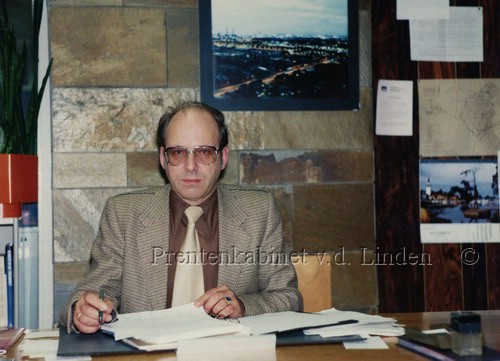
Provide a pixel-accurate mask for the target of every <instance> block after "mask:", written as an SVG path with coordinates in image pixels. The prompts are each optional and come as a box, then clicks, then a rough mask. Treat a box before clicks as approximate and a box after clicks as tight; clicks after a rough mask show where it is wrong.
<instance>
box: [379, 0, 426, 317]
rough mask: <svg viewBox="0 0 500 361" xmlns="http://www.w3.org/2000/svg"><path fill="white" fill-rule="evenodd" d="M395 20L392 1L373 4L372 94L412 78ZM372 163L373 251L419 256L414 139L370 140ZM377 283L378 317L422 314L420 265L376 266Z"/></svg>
mask: <svg viewBox="0 0 500 361" xmlns="http://www.w3.org/2000/svg"><path fill="white" fill-rule="evenodd" d="M395 18H396V7H395V0H380V1H372V74H373V89H376V88H377V82H378V80H379V79H403V80H404V79H408V80H410V79H415V78H416V76H417V66H416V63H414V62H413V63H412V62H410V61H408V60H409V55H410V50H409V41H408V39H409V32H408V31H409V29H408V26H407V24H405V23H406V22H404V21H399V22H396V21H395V20H394V19H395ZM414 93H415V94H416V88H415V91H414ZM374 102H375V104H376V92H374ZM374 109H375V108H374ZM413 124H414V127H413V132H414V134H418V127H417V123H416V122H413ZM375 158H376V159H375V164H376V165H375V168H376V180H375V192H376V199H375V206H376V221H377V222H376V228H377V231H376V234H377V252H380V253H391V254H396V253H397V252H400V251H401V250H402V249H404V250H406V251H407V252H413V253H417V254H421V252H422V246H421V245H420V232H419V225H418V223H417V222H415V219H418V218H419V214H420V210H419V204H418V197H417V195H418V188H419V184H418V176H416V175H415V173H414V169H418V136H413V137H375ZM378 281H379V282H378V284H379V309H380V311H381V312H407V311H412V310H422V309H423V307H424V293H423V270H422V266H419V265H414V266H412V265H393V266H386V265H381V266H379V267H378Z"/></svg>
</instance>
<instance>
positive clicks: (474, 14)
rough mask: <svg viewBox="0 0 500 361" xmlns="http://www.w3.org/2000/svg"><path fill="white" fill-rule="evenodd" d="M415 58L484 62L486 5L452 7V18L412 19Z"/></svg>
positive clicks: (412, 46)
mask: <svg viewBox="0 0 500 361" xmlns="http://www.w3.org/2000/svg"><path fill="white" fill-rule="evenodd" d="M410 53H411V60H416V61H483V8H482V7H464V6H462V7H460V6H454V7H450V18H449V19H448V20H410Z"/></svg>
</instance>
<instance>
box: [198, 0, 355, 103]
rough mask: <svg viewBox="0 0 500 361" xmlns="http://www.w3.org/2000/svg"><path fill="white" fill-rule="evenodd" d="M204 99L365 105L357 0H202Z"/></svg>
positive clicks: (201, 44)
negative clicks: (361, 99)
mask: <svg viewBox="0 0 500 361" xmlns="http://www.w3.org/2000/svg"><path fill="white" fill-rule="evenodd" d="M199 15H200V80H201V84H200V88H201V100H202V101H203V102H205V103H207V104H210V105H212V106H214V107H216V108H218V109H220V110H235V111H236V110H358V109H359V56H358V55H359V49H358V5H357V1H356V0H251V1H249V0H200V1H199Z"/></svg>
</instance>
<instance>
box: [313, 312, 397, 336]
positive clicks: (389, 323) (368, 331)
mask: <svg viewBox="0 0 500 361" xmlns="http://www.w3.org/2000/svg"><path fill="white" fill-rule="evenodd" d="M321 313H322V314H325V315H329V316H330V317H332V318H333V319H335V318H339V319H352V320H357V322H356V323H346V324H343V325H342V324H341V325H337V326H325V327H316V328H312V329H307V330H304V334H306V335H320V336H322V337H338V336H347V335H362V336H365V335H376V336H402V335H404V333H405V330H404V328H403V327H402V326H401V325H399V324H398V323H397V320H396V319H394V318H390V317H382V316H379V315H368V314H364V313H361V312H354V311H339V310H336V309H330V310H325V311H322V312H321Z"/></svg>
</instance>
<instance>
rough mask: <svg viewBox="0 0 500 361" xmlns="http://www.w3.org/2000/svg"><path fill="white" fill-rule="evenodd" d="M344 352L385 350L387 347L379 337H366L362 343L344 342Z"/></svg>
mask: <svg viewBox="0 0 500 361" xmlns="http://www.w3.org/2000/svg"><path fill="white" fill-rule="evenodd" d="M344 347H345V349H346V350H385V349H388V348H389V346H387V344H386V343H385V342H384V340H382V339H381V338H380V337H379V336H374V337H367V338H365V339H364V340H363V341H352V342H344Z"/></svg>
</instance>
